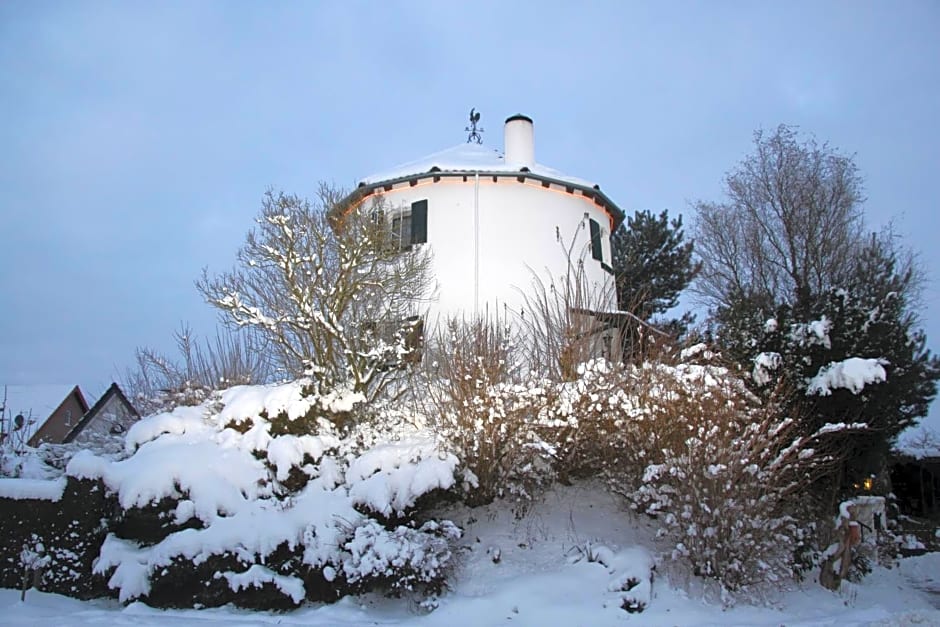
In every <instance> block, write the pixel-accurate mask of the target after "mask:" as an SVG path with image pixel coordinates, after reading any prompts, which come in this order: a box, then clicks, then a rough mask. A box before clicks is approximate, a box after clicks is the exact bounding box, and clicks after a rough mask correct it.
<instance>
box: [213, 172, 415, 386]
mask: <svg viewBox="0 0 940 627" xmlns="http://www.w3.org/2000/svg"><path fill="white" fill-rule="evenodd" d="M348 198H349V196H348V194H346V193H345V192H343V191H342V190H338V189H334V188H331V187H330V186H328V185H321V186H320V189H319V192H318V194H317V198H316V199H315V202H313V203H311V202H309V201H308V200H306V199H303V198H300V197H298V196H293V195H287V194H283V193H280V194H275V193H273V192H268V193H267V194H265V196H264V199H263V201H262V208H261V212H260V214H259V216H258V218H257V220H256V226H255V228H254V229H253V230H252V231H250V232H249V233H248V235H247V237H246V239H245V244H244V245H243V246H242V248H241V249H240V250H239V252H238V264H237V266H236V267H235V268H234V269H233V270H232V271H230V272H225V273H222V274H220V275H216V276H214V277H210V276H209V275H208V273H205V274H204V275H203V278H202V279H201V280H200V281H199V282H198V283H197V287H198V289H199V291H200V292H201V293H202V294H203V296H205V298H206V300H207V301H208V302H209V303H210V304H211V305H212V306H214V307H216V308H218V309H219V311H220V312H221V313H222V315H223V317H224V318H225V320H226V321H227V322H228V323H229V324H232V325H236V326H238V327H240V328H245V329H252V330H253V331H254V332H256V333H257V334H258V335H259V336H260V337H261V338H262V339H263V340H264V341H265V342H266V348H265V354H266V355H267V356H268V357H269V358H270V359H271V360H272V361H273V362H274V365H275V366H276V367H277V368H278V369H279V370H281V371H284V372H287V373H288V374H289V375H290V376H292V377H301V376H306V377H309V378H311V379H312V381H313V383H314V385H315V387H316V389H317V391H321V392H322V391H329V390H333V389H337V388H340V387H344V386H345V387H348V388H349V389H351V390H353V391H354V392H356V393H360V394H364V395H365V396H366V397H367V398H368V399H369V400H370V401H372V400H373V399H376V398H382V397H383V395H384V393H385V392H386V391H388V390H389V388H392V389H394V388H396V387H397V386H398V384H399V383H400V382H401V381H402V380H403V379H404V378H405V376H404V373H405V372H406V370H407V368H406V367H405V366H407V365H408V364H410V363H413V362H414V361H415V357H416V355H417V354H418V346H419V344H420V336H421V318H420V316H421V314H422V313H423V311H422V310H423V307H424V304H425V303H426V302H427V299H428V298H429V297H430V296H432V295H433V291H434V280H433V275H432V273H431V256H430V250H429V249H428V248H427V247H426V246H421V245H416V246H413V247H412V248H411V249H410V250H407V251H405V250H402V249H401V247H400V245H399V242H398V238H397V237H396V236H395V234H394V233H393V231H392V228H391V220H387V219H384V218H383V216H384V215H385V211H386V209H387V207H385V205H384V204H383V203H382V202H381V201H375V202H369V203H363V204H362V205H358V206H357V205H353V204H351V203H350V202H348Z"/></svg>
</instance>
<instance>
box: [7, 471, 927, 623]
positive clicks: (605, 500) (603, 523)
mask: <svg viewBox="0 0 940 627" xmlns="http://www.w3.org/2000/svg"><path fill="white" fill-rule="evenodd" d="M448 515H449V516H450V517H451V518H452V519H453V520H455V522H457V523H459V524H460V525H461V526H463V527H464V529H465V534H464V538H463V540H462V546H463V549H462V559H461V565H460V568H459V570H458V572H457V574H456V576H455V577H454V580H453V586H452V588H453V589H452V591H451V592H449V593H448V594H446V595H445V596H444V597H443V598H441V600H440V606H439V607H438V609H437V610H435V611H433V612H432V613H430V614H422V613H420V612H418V611H416V609H415V607H414V605H413V604H412V603H411V602H409V601H408V600H401V599H384V598H380V597H376V596H366V597H358V598H347V599H344V600H343V601H340V602H339V603H336V604H333V605H307V606H304V607H302V608H301V609H299V610H297V611H294V612H289V613H284V614H280V613H268V612H250V611H245V610H237V609H233V608H218V609H210V610H157V609H152V608H150V607H147V606H146V605H144V604H142V603H131V604H130V605H127V606H122V605H121V604H119V603H117V602H115V601H108V600H96V601H87V602H82V601H77V600H74V599H69V598H66V597H62V596H58V595H52V594H44V593H40V592H36V591H35V590H31V591H29V593H28V594H27V598H26V602H25V603H23V602H21V601H20V593H19V592H18V591H15V590H0V617H2V618H0V623H2V624H5V625H39V624H42V625H46V624H60V625H98V624H111V625H164V624H169V625H193V624H201V623H205V622H212V621H219V622H224V623H234V624H246V625H251V624H261V625H263V624H282V625H301V624H303V625H373V624H374V625H425V626H428V627H435V626H443V627H456V626H459V625H620V624H634V625H722V626H730V625H768V626H770V625H773V626H777V625H788V626H793V625H813V626H823V625H839V626H844V625H905V626H906V625H940V609H937V607H938V606H940V553H932V554H927V555H923V556H919V557H912V558H907V559H905V560H903V561H902V564H901V567H900V568H897V569H892V570H888V569H878V570H876V571H875V572H874V573H873V574H871V575H870V576H869V577H868V578H866V579H865V581H863V582H862V583H860V584H857V585H852V586H848V588H847V590H844V591H843V592H842V593H841V594H833V593H830V592H828V591H826V590H825V589H823V588H822V587H821V586H819V585H818V584H816V583H814V582H812V581H808V582H806V583H805V584H804V585H803V586H802V587H799V588H795V589H791V590H780V591H777V592H776V594H775V596H774V597H773V598H769V599H767V601H766V604H765V605H762V606H754V605H746V604H741V603H739V604H738V605H736V606H734V607H732V608H730V609H724V608H722V606H721V604H719V603H717V602H707V601H704V600H703V599H702V597H701V594H700V593H699V592H698V591H692V592H688V591H687V590H694V589H695V587H694V583H695V582H694V581H693V582H688V581H680V580H679V578H678V576H677V575H676V572H674V571H673V569H671V568H670V565H669V563H668V562H662V561H660V562H659V563H658V564H657V571H656V577H655V580H654V582H653V585H652V592H651V597H650V598H649V606H648V607H647V609H646V610H645V611H644V612H642V613H635V614H628V613H627V612H625V611H624V610H622V609H621V608H620V605H621V604H622V597H623V594H624V593H622V592H620V588H621V586H620V585H619V584H620V583H622V581H623V579H624V578H625V576H629V575H631V574H635V573H640V572H643V571H644V568H645V566H646V560H647V559H648V556H649V552H650V551H655V550H656V549H655V546H656V542H655V539H654V534H655V527H654V525H653V523H652V522H650V521H648V520H647V519H643V518H640V519H634V518H632V517H630V516H629V515H627V514H625V513H624V511H623V507H622V504H621V503H619V502H618V501H617V500H616V499H614V498H613V497H611V496H609V495H608V494H606V493H605V492H604V491H603V490H601V489H595V488H593V487H592V486H591V485H590V484H587V485H585V484H579V485H576V486H572V487H561V488H557V489H554V490H552V491H551V492H550V493H549V494H547V495H546V496H545V498H544V499H543V500H542V501H541V502H540V503H538V504H537V505H536V506H534V507H532V508H531V509H530V510H529V511H528V512H525V514H524V515H522V516H521V517H518V518H517V517H516V516H514V515H513V512H511V511H509V510H508V508H506V507H505V506H502V507H500V506H499V505H492V506H489V507H485V508H478V509H474V510H470V509H461V510H458V511H457V512H452V511H449V512H448ZM586 554H591V555H592V556H593V557H594V558H596V559H595V561H591V560H589V559H585V558H584V555H586ZM605 564H606V565H605ZM612 584H613V585H612ZM690 584H692V586H691V587H690ZM642 588H643V585H642V584H641V585H639V586H638V587H637V588H635V589H634V591H639V594H640V596H642V595H643V594H644V593H646V591H644V590H642ZM931 590H932V592H931Z"/></svg>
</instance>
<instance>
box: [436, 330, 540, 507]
mask: <svg viewBox="0 0 940 627" xmlns="http://www.w3.org/2000/svg"><path fill="white" fill-rule="evenodd" d="M434 348H435V352H434V353H433V363H432V365H431V373H430V375H431V376H430V378H429V381H430V382H429V385H428V392H429V393H428V397H429V398H430V399H431V401H432V402H431V404H430V406H429V407H428V409H427V421H428V425H429V427H430V428H431V429H432V430H433V431H434V432H435V433H436V434H437V435H438V436H439V437H440V438H441V440H442V441H443V443H444V445H445V446H446V447H447V449H448V450H450V451H452V452H453V453H454V454H455V455H456V456H457V457H458V458H459V459H460V460H461V470H462V478H463V482H462V485H461V486H460V489H461V491H462V493H463V495H464V500H465V501H466V502H467V503H468V504H470V505H481V504H484V503H489V502H491V501H492V500H493V499H494V498H497V497H500V496H512V497H515V498H519V499H522V500H523V501H524V500H525V499H528V498H530V497H531V496H532V494H533V491H534V490H535V489H536V488H537V487H538V486H540V485H542V484H543V483H544V482H545V481H547V480H549V479H550V478H551V457H552V455H553V453H554V447H553V446H552V444H551V442H547V441H545V440H544V439H543V438H542V437H540V435H539V429H538V427H539V423H540V420H541V419H542V418H543V417H544V414H545V408H546V407H548V406H549V404H550V398H551V394H552V389H553V385H552V384H551V382H549V381H547V380H543V379H541V378H539V377H537V376H535V375H533V374H531V373H529V372H527V371H525V369H524V368H523V367H522V366H521V364H520V360H519V355H518V351H517V350H516V347H515V346H514V344H513V341H512V338H511V333H510V331H509V330H508V329H507V328H505V327H501V326H500V325H499V324H497V323H492V322H488V321H483V320H477V321H474V322H471V323H462V322H457V321H451V322H450V323H449V325H448V327H447V330H446V332H445V333H442V334H441V336H440V337H439V338H438V340H437V342H436V345H435V347H434Z"/></svg>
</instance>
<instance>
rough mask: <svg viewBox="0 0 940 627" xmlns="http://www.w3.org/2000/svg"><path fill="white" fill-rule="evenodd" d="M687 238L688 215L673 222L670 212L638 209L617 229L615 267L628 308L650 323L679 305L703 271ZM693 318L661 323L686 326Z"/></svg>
mask: <svg viewBox="0 0 940 627" xmlns="http://www.w3.org/2000/svg"><path fill="white" fill-rule="evenodd" d="M684 240H685V233H684V232H683V230H682V216H679V217H678V218H675V219H673V220H670V219H669V212H668V211H665V210H664V211H663V212H662V213H660V214H659V215H658V216H656V215H653V214H652V213H651V212H650V211H637V212H636V213H635V214H634V215H633V217H630V218H627V222H626V224H622V225H621V226H620V228H619V229H617V230H616V231H615V232H614V234H613V237H612V238H611V243H612V248H613V268H614V276H615V277H616V281H617V303H618V306H619V308H620V309H621V310H622V311H629V312H630V313H632V314H634V315H636V316H637V317H638V318H640V319H641V320H643V321H647V322H648V321H650V320H652V319H653V317H654V316H656V315H658V314H663V313H665V312H666V311H668V310H670V309H672V308H673V307H675V306H676V305H677V304H678V302H679V293H680V292H682V290H684V289H685V288H686V287H687V286H688V285H689V282H690V281H691V280H692V279H693V278H694V277H695V274H696V273H697V272H698V269H699V264H697V263H695V262H693V260H692V251H693V244H692V242H685V241H684ZM690 320H691V319H690V318H689V317H685V318H682V319H679V320H672V321H662V320H661V321H658V322H659V323H660V324H661V326H670V325H671V326H672V327H674V328H676V329H680V328H681V329H684V327H685V325H687V324H688V322H690Z"/></svg>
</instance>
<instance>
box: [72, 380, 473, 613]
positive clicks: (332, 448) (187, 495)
mask: <svg viewBox="0 0 940 627" xmlns="http://www.w3.org/2000/svg"><path fill="white" fill-rule="evenodd" d="M307 387H308V386H307V382H305V381H299V382H295V383H289V384H285V385H275V386H242V387H238V388H233V389H231V390H228V391H226V392H223V393H221V394H217V395H216V396H215V397H214V398H213V399H212V400H211V401H210V402H207V403H205V404H203V405H199V406H196V407H180V408H177V409H175V410H174V411H173V412H170V413H166V414H159V415H156V416H152V417H149V418H145V419H143V420H141V421H140V422H138V423H137V424H135V425H134V427H133V428H132V429H131V430H130V431H129V432H128V435H127V442H126V446H127V450H128V452H131V453H132V454H131V455H130V456H129V457H128V458H127V459H124V460H119V461H113V460H109V459H105V458H101V457H96V456H95V455H93V454H91V453H88V452H86V453H83V454H79V455H76V456H75V458H73V459H72V461H71V462H70V464H69V466H68V469H67V472H68V474H69V475H70V476H72V477H76V478H82V479H100V480H101V481H102V482H103V483H104V485H105V486H106V488H107V489H108V490H109V491H110V492H112V493H113V494H114V495H115V497H116V499H117V501H118V504H119V506H120V508H121V510H122V511H123V512H124V514H123V515H124V517H125V519H126V520H127V521H128V522H126V523H125V524H124V525H117V526H114V527H112V528H113V531H112V533H110V534H109V535H108V537H107V539H106V540H105V542H104V544H103V546H102V547H101V552H100V555H99V557H98V560H97V562H96V564H95V573H98V574H102V575H105V576H107V577H108V583H109V586H110V587H111V588H112V589H114V590H116V591H117V592H118V594H119V597H120V599H121V600H122V601H127V600H130V599H135V598H141V597H143V598H146V599H148V600H149V601H150V602H152V603H156V604H169V605H174V604H178V605H188V604H192V603H194V602H200V603H203V604H213V603H214V604H218V603H224V602H228V601H230V600H232V599H235V600H236V601H237V598H236V597H235V596H232V595H233V594H234V593H239V595H236V596H239V598H240V595H244V594H246V593H247V592H246V591H250V590H254V591H255V592H257V593H259V594H272V595H275V596H278V595H279V596H278V598H280V599H281V601H280V602H281V603H286V604H287V605H288V606H290V605H295V604H296V603H299V602H300V601H301V600H302V599H304V598H318V599H330V598H333V599H335V598H337V597H338V596H340V595H341V594H342V593H343V592H344V591H348V590H350V589H367V588H375V587H380V588H386V589H392V590H411V589H413V588H415V587H418V586H426V587H430V589H431V590H435V591H436V590H437V589H439V588H440V586H441V585H442V584H443V582H444V579H445V576H446V573H447V569H448V568H449V566H450V565H451V563H452V555H451V545H452V542H453V540H454V539H456V538H457V537H459V530H458V529H456V528H455V527H454V526H453V525H452V524H450V523H448V522H446V521H444V522H435V521H428V522H426V523H424V524H423V525H421V526H419V527H417V528H412V527H408V526H398V527H396V526H394V525H389V526H386V522H387V521H388V520H389V518H391V517H392V516H393V515H394V516H397V517H399V519H401V518H402V517H404V515H405V514H406V513H407V512H408V511H410V510H411V509H412V508H413V506H414V505H415V502H416V501H417V500H418V499H419V498H420V497H422V496H423V495H425V494H428V493H429V492H431V491H433V490H435V489H448V488H450V487H451V486H452V485H453V484H454V482H455V477H454V472H455V469H456V467H457V463H458V460H457V458H456V457H454V456H453V455H451V454H448V453H446V452H444V451H443V450H441V449H440V448H439V447H437V446H436V444H435V442H436V440H435V439H434V438H433V436H431V435H430V434H429V433H427V432H421V431H419V430H416V429H412V430H409V431H398V432H396V433H394V434H393V433H384V434H382V435H381V436H372V439H374V440H379V441H385V442H389V441H391V440H395V442H394V444H391V443H386V444H380V445H376V446H371V447H367V448H365V449H363V448H362V447H360V446H359V445H358V442H359V441H362V440H364V439H367V438H365V437H363V436H362V435H361V434H358V435H356V436H351V437H346V438H341V437H339V436H338V435H337V433H336V432H335V430H334V429H333V428H332V425H331V423H329V422H328V421H325V420H322V421H321V423H320V425H319V426H320V430H319V431H318V432H316V433H309V434H305V435H293V434H290V433H284V431H285V430H286V429H285V428H284V427H283V426H279V425H278V423H279V422H283V421H286V422H291V421H299V420H304V419H305V418H309V415H310V412H311V409H313V410H316V411H322V410H336V409H348V408H349V407H351V406H352V405H354V404H355V403H356V402H358V401H359V400H361V399H360V398H359V397H358V396H357V395H356V394H354V393H349V394H347V395H341V394H334V395H329V396H326V397H312V396H309V395H307V394H306V393H305V390H306V389H307ZM370 429H371V430H374V429H373V428H371V427H369V426H368V425H365V424H363V425H360V426H359V430H360V431H366V430H370ZM373 513H374V514H378V515H379V516H380V518H378V519H377V518H374V517H373ZM140 519H147V520H155V521H156V522H155V523H150V528H149V529H150V531H149V532H148V533H139V534H136V535H135V534H134V533H133V532H132V531H133V529H131V530H130V531H131V532H129V530H128V528H129V527H131V528H132V527H133V525H132V524H131V522H130V521H134V520H140ZM154 526H156V527H157V530H156V531H154V530H153V527H154ZM173 580H175V581H176V582H177V583H175V584H174V583H173ZM180 581H182V582H189V583H188V584H187V583H180ZM311 581H316V582H318V583H317V584H311ZM174 586H176V587H175V588H174ZM305 586H312V587H311V588H310V589H307V588H306V587H305ZM167 590H175V591H176V592H175V594H177V595H178V596H179V598H168V596H167V595H168V594H169V593H168V592H167ZM226 590H228V592H225V591H226ZM275 605H276V604H275Z"/></svg>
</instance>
